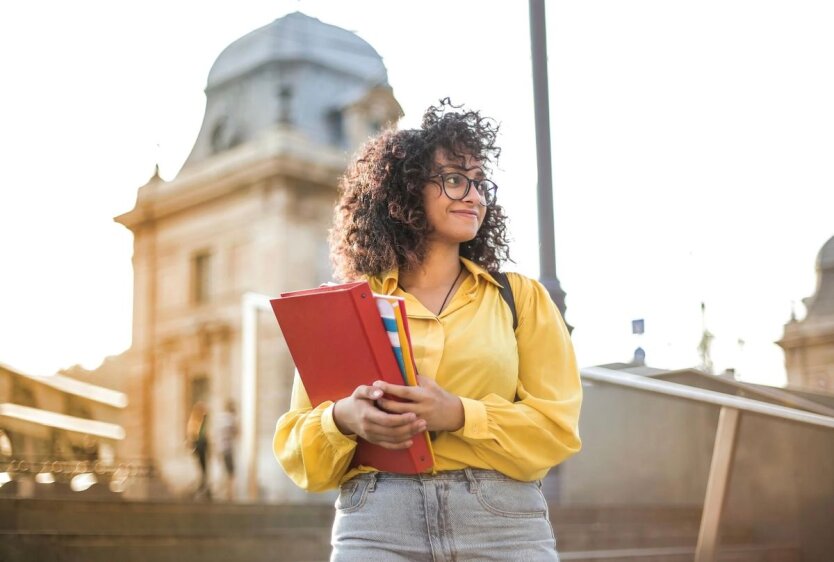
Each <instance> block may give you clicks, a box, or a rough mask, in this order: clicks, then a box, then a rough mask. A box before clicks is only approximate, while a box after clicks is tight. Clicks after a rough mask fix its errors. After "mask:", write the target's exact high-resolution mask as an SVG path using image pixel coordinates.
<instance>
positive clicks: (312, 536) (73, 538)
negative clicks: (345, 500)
mask: <svg viewBox="0 0 834 562" xmlns="http://www.w3.org/2000/svg"><path fill="white" fill-rule="evenodd" d="M329 557H330V533H329V530H327V531H326V532H323V531H322V529H318V528H316V529H303V528H300V529H292V530H287V529H284V530H277V531H275V532H272V533H269V534H266V533H264V534H260V535H249V536H231V535H225V534H224V535H217V534H208V535H196V534H191V535H179V536H176V535H129V536H117V535H89V534H85V535H66V534H60V535H55V534H30V533H17V534H0V560H2V561H3V562H33V561H37V562H114V561H118V562H230V561H235V562H275V561H276V560H291V561H293V562H307V561H309V562H313V561H321V562H324V561H327V560H328V559H329Z"/></svg>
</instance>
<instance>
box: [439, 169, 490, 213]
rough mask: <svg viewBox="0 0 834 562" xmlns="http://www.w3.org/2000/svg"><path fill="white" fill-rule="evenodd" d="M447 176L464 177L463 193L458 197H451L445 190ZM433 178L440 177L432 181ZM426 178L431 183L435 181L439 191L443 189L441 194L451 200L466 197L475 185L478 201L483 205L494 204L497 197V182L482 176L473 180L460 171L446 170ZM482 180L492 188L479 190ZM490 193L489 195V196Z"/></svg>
mask: <svg viewBox="0 0 834 562" xmlns="http://www.w3.org/2000/svg"><path fill="white" fill-rule="evenodd" d="M448 176H460V177H462V178H465V179H466V181H467V184H466V189H464V190H463V195H461V196H460V197H457V198H455V197H452V196H451V195H449V192H447V191H446V178H447V177H448ZM433 178H440V181H439V182H437V181H434V179H433ZM428 180H429V181H431V182H432V183H435V184H437V185H439V186H440V189H441V191H443V195H445V196H446V197H448V198H449V199H451V200H452V201H461V200H462V199H466V196H467V195H469V190H470V189H472V186H473V185H474V186H475V189H476V190H477V192H478V203H480V204H481V205H483V206H484V207H491V206H492V205H494V204H495V201H496V200H497V198H498V184H497V183H495V182H494V181H492V180H491V179H487V178H483V179H480V180H473V179H472V178H470V177H469V176H467V175H466V174H463V173H461V172H447V173H444V174H434V175H433V176H429V177H428ZM483 182H487V183H489V184H491V185H492V188H487V189H486V190H481V188H480V187H481V184H482V183H483ZM490 195H491V197H490Z"/></svg>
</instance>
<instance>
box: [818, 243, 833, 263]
mask: <svg viewBox="0 0 834 562" xmlns="http://www.w3.org/2000/svg"><path fill="white" fill-rule="evenodd" d="M817 269H821V270H822V269H834V236H832V237H831V238H829V240H828V242H826V243H825V244H823V246H822V249H821V250H820V253H819V255H817Z"/></svg>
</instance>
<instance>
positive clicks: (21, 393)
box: [0, 364, 134, 497]
mask: <svg viewBox="0 0 834 562" xmlns="http://www.w3.org/2000/svg"><path fill="white" fill-rule="evenodd" d="M126 405H127V397H126V396H125V395H124V394H123V393H121V392H118V391H115V390H111V389H108V388H104V387H101V386H97V385H93V384H89V383H87V382H82V381H79V380H76V379H74V378H71V377H67V376H64V375H61V374H56V375H52V376H47V377H40V376H33V375H28V374H26V373H23V372H22V371H19V370H17V369H13V368H11V367H9V366H7V365H3V364H0V497H9V496H19V497H57V496H60V495H62V494H64V493H66V492H69V491H70V484H71V481H72V479H74V478H75V477H76V476H79V475H84V476H83V477H82V478H81V479H80V480H83V479H84V478H87V479H88V482H87V485H86V486H81V487H79V486H78V485H77V484H78V483H79V481H80V480H76V482H75V484H76V485H75V486H74V487H73V490H76V491H78V492H84V493H85V496H89V495H96V494H99V492H101V490H102V489H106V488H107V486H106V485H105V484H104V481H105V479H109V478H110V477H111V476H112V475H113V473H114V472H116V470H117V465H116V462H117V461H116V458H115V450H116V448H117V446H118V444H119V443H120V442H121V441H122V440H123V439H124V437H125V431H124V429H123V428H122V426H121V425H119V421H120V420H121V414H122V410H123V409H124V408H125V406H126ZM93 474H96V475H97V476H96V477H95V478H93V477H92V475H93ZM99 483H101V484H102V485H101V486H95V488H96V489H93V490H90V488H91V487H92V486H93V484H99ZM133 483H134V481H131V484H133ZM121 484H125V482H124V481H121V482H119V487H118V488H117V489H118V492H124V491H125V490H126V488H127V486H121ZM81 488H83V489H81ZM88 490H89V491H88ZM69 495H72V493H70V494H69ZM128 495H130V491H129V493H128Z"/></svg>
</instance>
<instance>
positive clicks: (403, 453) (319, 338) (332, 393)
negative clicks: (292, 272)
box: [270, 281, 434, 474]
mask: <svg viewBox="0 0 834 562" xmlns="http://www.w3.org/2000/svg"><path fill="white" fill-rule="evenodd" d="M270 303H271V304H272V310H273V312H274V313H275V318H276V319H277V320H278V324H279V325H280V326H281V331H282V332H283V334H284V339H285V340H286V342H287V347H289V350H290V355H292V358H293V361H294V362H295V366H296V368H297V369H298V374H299V375H300V376H301V380H302V382H303V383H304V389H305V390H306V391H307V396H309V398H310V402H311V403H312V404H313V406H317V405H318V404H321V403H322V402H325V401H328V400H332V401H336V400H338V399H339V398H344V397H346V396H349V395H350V394H352V393H353V391H354V389H355V388H356V387H357V386H359V385H362V384H366V385H370V384H371V383H373V382H374V381H376V380H384V381H386V382H389V383H392V384H402V380H403V379H402V376H401V374H400V368H399V366H398V365H397V360H396V359H395V357H394V352H393V351H392V349H391V342H390V340H389V339H388V335H387V333H386V332H385V327H384V326H383V324H382V319H381V318H380V316H379V311H378V309H377V307H376V302H375V301H374V296H373V293H372V292H371V287H370V285H368V283H367V282H366V281H361V282H357V283H347V284H343V285H333V286H329V287H320V288H318V289H309V290H305V291H294V292H291V293H281V296H280V297H279V298H277V299H272V300H270ZM419 437H420V436H415V439H414V444H413V445H412V446H411V447H409V448H408V449H400V450H396V451H392V450H390V449H386V448H384V447H380V446H379V445H374V444H373V443H369V442H367V441H365V440H364V439H361V438H359V440H358V444H357V447H356V451H355V453H354V455H353V461H352V463H351V466H358V465H365V466H372V467H374V468H376V469H379V470H381V471H385V472H398V473H403V474H417V473H420V472H425V471H427V470H430V469H431V468H432V466H433V462H434V458H433V455H432V452H431V450H430V448H429V447H430V446H429V440H428V439H420V438H419Z"/></svg>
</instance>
